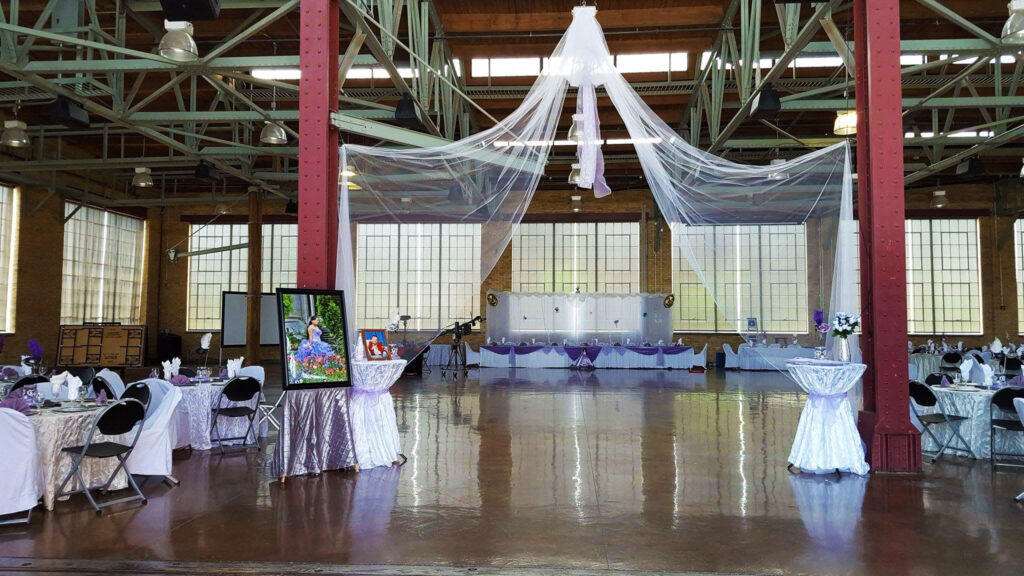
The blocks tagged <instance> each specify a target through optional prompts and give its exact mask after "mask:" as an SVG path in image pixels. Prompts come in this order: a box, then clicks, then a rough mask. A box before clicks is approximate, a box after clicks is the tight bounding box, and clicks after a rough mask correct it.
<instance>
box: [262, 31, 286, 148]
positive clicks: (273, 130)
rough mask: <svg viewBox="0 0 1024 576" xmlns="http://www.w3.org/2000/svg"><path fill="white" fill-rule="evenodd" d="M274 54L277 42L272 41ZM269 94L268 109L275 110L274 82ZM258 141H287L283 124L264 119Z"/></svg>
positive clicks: (284, 142)
mask: <svg viewBox="0 0 1024 576" xmlns="http://www.w3.org/2000/svg"><path fill="white" fill-rule="evenodd" d="M274 56H277V42H274ZM270 94H271V96H270V111H271V112H276V111H277V85H276V84H275V85H274V86H273V88H271V93H270ZM260 142H262V143H263V144H270V145H271V146H280V145H281V144H287V143H288V133H287V132H285V131H284V126H281V125H280V124H278V123H277V122H272V121H266V122H264V123H263V130H260Z"/></svg>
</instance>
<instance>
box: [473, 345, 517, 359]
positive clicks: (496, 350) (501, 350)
mask: <svg viewBox="0 0 1024 576" xmlns="http://www.w3.org/2000/svg"><path fill="white" fill-rule="evenodd" d="M480 348H481V349H483V350H487V351H488V352H490V353H492V354H501V355H502V356H508V355H509V354H511V353H512V347H511V346H506V345H494V344H490V345H487V346H481V347H480Z"/></svg>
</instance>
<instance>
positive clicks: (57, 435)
mask: <svg viewBox="0 0 1024 576" xmlns="http://www.w3.org/2000/svg"><path fill="white" fill-rule="evenodd" d="M99 414H100V409H98V408H97V409H96V410H90V411H88V412H76V413H74V414H64V413H61V412H54V411H53V410H41V411H40V412H39V413H38V414H36V415H35V416H31V417H30V418H29V420H31V421H32V424H33V426H35V429H36V449H37V450H38V452H39V466H40V467H41V468H42V475H43V504H44V505H45V506H46V509H47V510H53V505H54V501H55V499H56V496H57V491H58V490H60V484H61V482H63V481H64V477H65V476H67V474H68V472H70V471H71V455H70V454H67V453H64V452H61V449H62V448H66V447H68V446H81V445H82V444H84V443H85V439H86V437H87V436H88V435H89V429H90V428H91V427H92V422H93V420H94V419H95V418H96V416H98V415H99ZM103 440H112V441H115V442H119V441H122V438H121V437H119V436H114V437H107V436H103V435H102V434H99V433H98V432H97V434H96V436H94V437H93V442H101V441H103ZM116 467H117V462H116V459H115V458H105V459H102V460H100V459H96V458H87V459H86V460H85V461H84V462H83V463H82V468H81V470H82V477H84V478H85V481H86V482H88V483H89V486H90V487H98V486H102V485H103V484H104V483H105V482H106V481H107V478H109V477H110V475H111V474H112V473H113V472H114V468H116ZM127 486H128V480H127V478H126V477H125V475H124V473H123V472H119V473H118V475H117V478H114V482H113V483H111V485H110V487H111V489H112V490H120V489H121V488H125V487H127ZM78 487H79V486H78V481H77V480H76V479H74V478H72V479H71V481H70V482H69V483H68V486H67V487H66V488H65V490H69V491H70V490H75V489H77V488H78Z"/></svg>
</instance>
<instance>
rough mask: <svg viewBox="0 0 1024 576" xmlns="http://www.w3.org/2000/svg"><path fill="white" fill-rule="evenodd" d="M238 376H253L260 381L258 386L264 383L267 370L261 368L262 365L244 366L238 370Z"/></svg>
mask: <svg viewBox="0 0 1024 576" xmlns="http://www.w3.org/2000/svg"><path fill="white" fill-rule="evenodd" d="M238 375H239V376H245V377H246V378H254V379H256V381H257V382H259V383H260V386H263V385H264V384H266V379H267V371H266V370H264V369H263V366H246V367H245V368H240V369H239V370H238Z"/></svg>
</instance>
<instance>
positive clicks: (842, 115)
mask: <svg viewBox="0 0 1024 576" xmlns="http://www.w3.org/2000/svg"><path fill="white" fill-rule="evenodd" d="M832 131H833V132H835V135H836V136H854V135H856V134H857V111H856V110H840V111H839V112H837V113H836V121H835V124H833V125H832Z"/></svg>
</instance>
